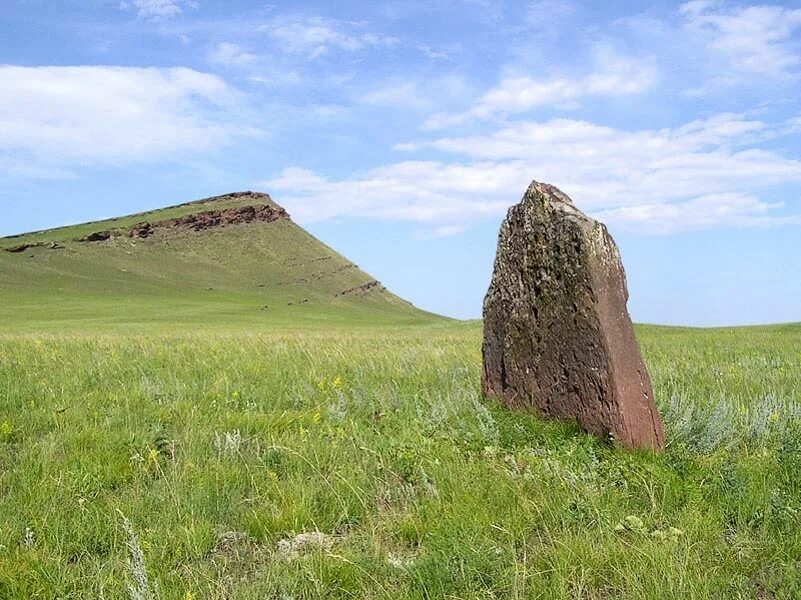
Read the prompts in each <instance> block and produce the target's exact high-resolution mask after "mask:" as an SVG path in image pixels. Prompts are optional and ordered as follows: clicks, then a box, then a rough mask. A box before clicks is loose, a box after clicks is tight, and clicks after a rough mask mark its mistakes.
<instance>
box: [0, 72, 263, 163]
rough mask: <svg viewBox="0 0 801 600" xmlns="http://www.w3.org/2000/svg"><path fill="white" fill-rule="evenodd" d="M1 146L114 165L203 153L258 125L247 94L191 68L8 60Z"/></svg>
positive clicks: (24, 153) (33, 157) (22, 153)
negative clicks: (249, 117)
mask: <svg viewBox="0 0 801 600" xmlns="http://www.w3.org/2000/svg"><path fill="white" fill-rule="evenodd" d="M0 88H2V89H3V90H4V93H3V94H2V95H0V153H8V154H10V155H13V156H15V157H17V159H18V160H21V158H22V157H26V159H27V161H26V162H27V164H28V165H29V166H30V167H31V168H33V167H35V166H36V165H42V164H47V165H53V166H69V165H108V164H125V163H127V162H130V161H153V160H163V159H169V158H174V157H177V156H180V155H187V156H188V155H196V154H197V153H199V152H203V151H206V150H210V149H212V148H216V147H218V146H220V145H224V144H226V143H228V142H230V141H231V140H232V139H234V138H236V137H238V136H244V135H255V134H257V133H258V132H257V131H256V130H255V129H253V128H252V127H249V126H244V125H242V124H241V123H242V122H241V121H240V120H239V119H238V118H237V117H235V116H234V115H236V113H237V112H238V111H242V110H243V108H242V104H243V99H242V97H241V96H240V94H239V93H238V92H237V91H236V90H234V89H232V88H231V87H229V86H228V84H226V83H225V82H224V81H223V80H222V79H220V78H218V77H216V76H214V75H210V74H207V73H202V72H198V71H195V70H192V69H186V68H165V69H162V68H132V67H104V66H96V67H94V66H93V67H86V66H81V67H19V66H0Z"/></svg>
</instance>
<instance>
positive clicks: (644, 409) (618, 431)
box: [482, 181, 664, 450]
mask: <svg viewBox="0 0 801 600" xmlns="http://www.w3.org/2000/svg"><path fill="white" fill-rule="evenodd" d="M627 300H628V290H627V288H626V276H625V273H624V272H623V266H622V264H621V262H620V254H619V252H618V249H617V246H616V245H615V242H614V240H613V239H612V237H611V236H610V235H609V233H608V231H607V230H606V226H604V225H603V224H602V223H599V222H597V221H595V220H593V219H591V218H589V217H587V216H586V215H585V214H583V213H582V212H581V211H580V210H578V208H576V207H575V206H574V205H573V202H572V201H571V200H570V198H568V197H567V196H566V195H565V194H564V193H562V192H561V191H560V190H558V189H557V188H556V187H554V186H551V185H548V184H545V183H539V182H536V181H535V182H533V183H532V184H531V185H530V186H529V188H528V190H527V191H526V194H525V196H523V200H522V201H521V202H520V203H519V204H517V205H515V206H513V207H512V208H510V209H509V213H508V214H507V216H506V219H505V220H504V222H503V225H502V226H501V231H500V235H499V237H498V253H497V256H496V259H495V269H494V272H493V276H492V282H491V284H490V288H489V291H488V292H487V296H486V298H485V300H484V344H483V355H484V368H483V373H482V388H483V390H484V393H485V394H486V395H488V396H491V397H495V398H498V399H500V400H501V401H503V402H504V403H505V404H507V405H508V406H510V407H514V408H527V409H533V410H535V411H536V412H538V413H539V414H541V415H542V416H545V417H551V418H555V419H561V420H576V421H578V423H579V425H580V426H581V427H582V428H583V429H584V430H586V431H588V432H590V433H592V434H595V435H597V436H599V437H608V436H611V437H612V438H613V440H614V441H615V443H617V444H620V445H622V446H625V447H630V448H652V449H655V450H658V449H661V448H662V447H663V445H664V434H663V430H662V421H661V419H660V417H659V413H658V412H657V409H656V406H655V404H654V399H653V389H652V387H651V380H650V378H649V376H648V372H647V371H646V369H645V365H644V364H643V361H642V357H641V356H640V351H639V348H638V346H637V341H636V339H635V337H634V328H633V327H632V324H631V318H630V317H629V313H628V310H627V309H626V301H627Z"/></svg>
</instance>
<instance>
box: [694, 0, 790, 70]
mask: <svg viewBox="0 0 801 600" xmlns="http://www.w3.org/2000/svg"><path fill="white" fill-rule="evenodd" d="M680 12H681V14H682V15H683V17H684V19H685V21H686V25H687V27H689V28H690V29H691V30H693V31H695V32H696V33H697V34H699V35H701V36H703V38H704V39H705V40H706V42H707V44H708V46H709V48H710V49H712V50H713V51H715V52H717V53H719V54H720V55H721V56H723V57H724V58H725V59H727V60H728V62H729V64H730V66H731V67H733V68H734V69H737V70H739V71H743V72H748V73H751V74H760V75H770V76H786V75H788V74H789V73H791V72H795V71H796V70H797V67H798V66H799V64H801V53H800V52H801V41H799V37H798V36H797V35H795V34H796V32H797V31H798V30H799V29H801V9H790V8H786V7H783V6H775V5H774V6H767V5H757V6H738V7H732V8H729V7H726V6H725V5H724V4H722V3H721V2H716V1H713V0H692V1H691V2H686V3H685V4H683V5H682V6H681V8H680Z"/></svg>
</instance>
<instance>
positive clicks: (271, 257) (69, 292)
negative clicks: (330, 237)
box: [0, 192, 437, 331]
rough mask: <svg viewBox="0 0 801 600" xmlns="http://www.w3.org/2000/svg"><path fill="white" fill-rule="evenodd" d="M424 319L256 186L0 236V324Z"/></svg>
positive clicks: (12, 327) (2, 327) (3, 327)
mask: <svg viewBox="0 0 801 600" xmlns="http://www.w3.org/2000/svg"><path fill="white" fill-rule="evenodd" d="M435 319H437V317H435V316H434V315H430V314H427V313H424V312H423V311H420V310H418V309H416V308H415V307H413V306H412V305H411V304H409V303H408V302H406V301H404V300H402V299H400V298H398V297H397V296H395V295H393V294H391V293H390V292H388V291H387V290H386V289H384V287H383V286H382V285H381V284H380V283H378V282H376V281H375V280H374V278H373V277H372V276H370V275H368V274H367V273H365V272H363V271H362V270H360V269H359V268H358V266H356V265H354V264H353V263H351V262H350V261H349V260H348V259H346V258H345V257H343V256H341V255H340V254H338V253H336V252H335V251H334V250H332V249H331V248H329V247H327V246H326V245H324V244H323V243H321V242H320V241H319V240H317V239H316V238H314V237H313V236H311V235H310V234H309V233H307V232H306V231H304V230H303V229H302V228H301V227H299V226H298V225H296V224H295V223H293V222H292V220H291V219H290V218H289V216H288V215H286V213H285V212H284V211H283V209H282V208H281V207H280V206H278V205H277V204H275V203H274V202H272V200H270V198H269V197H268V196H267V195H266V194H260V193H255V192H239V193H233V194H226V195H224V196H217V197H213V198H207V199H203V200H199V201H196V202H189V203H185V204H180V205H177V206H172V207H168V208H164V209H160V210H154V211H150V212H146V213H140V214H136V215H130V216H126V217H120V218H117V219H110V220H106V221H97V222H92V223H85V224H81V225H74V226H69V227H61V228H58V229H51V230H47V231H39V232H33V233H27V234H22V235H17V236H11V237H6V238H0V331H21V330H30V329H48V330H50V329H54V328H55V329H62V328H66V329H75V328H96V327H103V328H106V327H114V328H127V327H130V326H131V325H137V326H143V325H147V324H158V325H159V326H160V327H163V326H165V325H166V326H171V325H175V326H176V327H181V326H185V325H187V324H190V325H192V324H197V325H201V324H202V325H203V326H204V328H215V327H216V326H218V325H219V326H226V325H229V324H232V323H246V324H249V325H251V326H253V327H258V326H259V324H260V323H270V324H271V325H277V324H281V323H291V324H292V325H293V326H299V325H300V326H302V325H304V324H310V325H315V324H324V323H332V324H338V323H348V324H358V323H360V322H365V323H368V322H369V323H371V324H380V323H386V324H410V323H415V322H428V321H432V320H435Z"/></svg>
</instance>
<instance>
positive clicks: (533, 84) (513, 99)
mask: <svg viewBox="0 0 801 600" xmlns="http://www.w3.org/2000/svg"><path fill="white" fill-rule="evenodd" d="M597 60H598V62H599V63H600V64H598V65H597V67H598V68H597V69H595V70H593V71H592V72H590V73H588V74H586V75H583V76H579V77H568V76H556V77H545V78H535V77H530V76H522V77H508V78H505V79H503V80H502V81H501V82H500V83H499V84H498V85H497V86H495V87H494V88H492V89H490V90H489V91H488V92H486V93H485V94H483V95H482V96H481V97H480V98H479V99H478V100H477V101H476V102H475V103H474V104H473V106H471V107H470V108H469V109H468V110H466V111H465V112H462V113H455V114H449V113H439V114H436V115H434V116H432V117H431V118H429V119H428V120H427V121H426V122H425V123H424V125H423V128H424V129H440V128H443V127H450V126H454V125H460V124H462V123H465V122H467V121H472V120H482V119H489V118H492V117H495V116H498V115H504V114H514V113H525V112H528V111H530V110H532V109H535V108H538V107H542V106H549V105H550V106H555V107H558V108H563V109H570V108H576V107H577V106H578V103H579V102H580V101H581V100H583V99H585V98H588V97H599V96H626V95H632V94H640V93H642V92H644V91H646V90H648V89H649V88H650V87H651V86H652V85H653V84H654V83H655V81H656V79H657V69H656V67H655V66H654V64H653V61H651V60H650V59H645V60H639V59H631V58H624V57H620V56H617V55H615V54H614V53H612V52H610V51H605V52H603V56H602V57H601V56H599V57H597Z"/></svg>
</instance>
